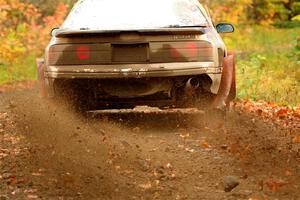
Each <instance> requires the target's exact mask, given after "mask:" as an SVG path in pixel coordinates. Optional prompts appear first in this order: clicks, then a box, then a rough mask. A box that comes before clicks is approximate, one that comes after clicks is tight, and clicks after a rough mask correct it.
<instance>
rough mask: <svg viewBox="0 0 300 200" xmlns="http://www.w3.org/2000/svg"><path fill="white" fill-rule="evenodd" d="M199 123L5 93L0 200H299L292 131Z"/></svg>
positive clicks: (239, 116)
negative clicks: (82, 110)
mask: <svg viewBox="0 0 300 200" xmlns="http://www.w3.org/2000/svg"><path fill="white" fill-rule="evenodd" d="M140 109H142V108H140ZM205 118H206V116H205V115H204V114H203V113H197V114H193V115H189V114H188V113H187V114H186V113H183V114H182V113H177V112H175V113H164V112H154V114H153V112H152V113H151V112H149V113H147V112H137V113H135V114H130V113H125V114H118V113H114V114H100V115H97V114H96V115H90V116H83V115H80V114H78V113H74V112H72V111H71V110H70V109H68V107H66V106H63V105H54V104H51V103H45V102H44V101H43V100H41V99H39V98H38V92H37V89H35V87H29V88H25V89H24V88H21V89H20V88H19V89H14V90H9V91H6V92H3V93H1V94H0V170H1V173H0V199H1V200H2V199H3V200H8V199H101V200H102V199H164V200H165V199H178V200H179V199H209V200H211V199H216V200H218V199H246V200H250V199H252V200H254V199H256V200H263V199H281V200H282V199H288V200H291V199H299V198H300V193H299V191H300V190H299V187H300V181H299V178H300V177H299V175H300V173H299V172H300V165H299V163H300V162H299V161H300V145H299V143H298V142H296V141H293V140H292V139H291V137H290V135H291V134H292V132H294V133H296V131H298V130H299V129H297V127H295V128H294V129H285V128H281V127H279V126H275V125H274V124H273V123H271V122H264V121H263V120H262V119H261V118H259V117H258V116H252V115H249V114H247V113H245V112H243V111H242V110H239V109H234V108H233V109H232V110H231V111H230V113H229V115H228V117H227V119H226V122H225V124H222V123H220V124H219V125H218V126H213V127H211V126H210V124H209V123H206V122H207V121H213V120H214V119H209V120H207V119H205ZM298 125H299V124H298Z"/></svg>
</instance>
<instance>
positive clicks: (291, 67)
mask: <svg viewBox="0 0 300 200" xmlns="http://www.w3.org/2000/svg"><path fill="white" fill-rule="evenodd" d="M299 33H300V28H294V29H276V28H272V27H250V28H249V27H247V28H245V27H237V30H236V33H234V34H232V35H226V36H225V42H226V43H227V45H228V47H229V49H234V50H236V52H237V54H238V56H237V87H238V97H239V98H241V99H250V100H254V101H256V100H265V101H269V102H275V103H277V104H280V105H288V106H296V105H299V104H300V102H299V101H300V56H299V53H300V52H299V50H297V49H296V45H297V37H299Z"/></svg>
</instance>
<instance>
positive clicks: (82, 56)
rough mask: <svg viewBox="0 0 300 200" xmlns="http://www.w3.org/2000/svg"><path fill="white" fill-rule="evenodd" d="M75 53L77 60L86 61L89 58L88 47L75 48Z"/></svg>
mask: <svg viewBox="0 0 300 200" xmlns="http://www.w3.org/2000/svg"><path fill="white" fill-rule="evenodd" d="M76 53H77V57H78V58H79V60H87V59H89V58H90V57H91V53H90V47H89V46H87V45H81V46H79V47H77V49H76Z"/></svg>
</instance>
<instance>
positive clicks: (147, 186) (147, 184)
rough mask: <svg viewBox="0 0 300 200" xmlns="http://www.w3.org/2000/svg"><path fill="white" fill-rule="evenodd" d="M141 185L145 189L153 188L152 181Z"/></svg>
mask: <svg viewBox="0 0 300 200" xmlns="http://www.w3.org/2000/svg"><path fill="white" fill-rule="evenodd" d="M139 187H140V188H142V189H144V190H149V189H151V188H152V184H151V182H147V183H145V184H140V185H139Z"/></svg>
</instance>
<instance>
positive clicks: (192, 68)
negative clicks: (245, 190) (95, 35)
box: [45, 62, 222, 79]
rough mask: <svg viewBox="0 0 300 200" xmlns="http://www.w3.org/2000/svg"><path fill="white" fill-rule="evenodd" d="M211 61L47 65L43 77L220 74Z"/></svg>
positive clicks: (142, 76) (218, 68)
mask: <svg viewBox="0 0 300 200" xmlns="http://www.w3.org/2000/svg"><path fill="white" fill-rule="evenodd" d="M221 73H222V69H221V68H220V67H215V65H214V63H213V62H188V63H155V64H118V65H92V66H84V65H82V66H80V65H79V66H78V65H76V66H70V65H66V66H48V67H47V68H46V72H45V78H50V79H56V78H100V79H104V78H146V77H172V76H186V75H199V74H221Z"/></svg>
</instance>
